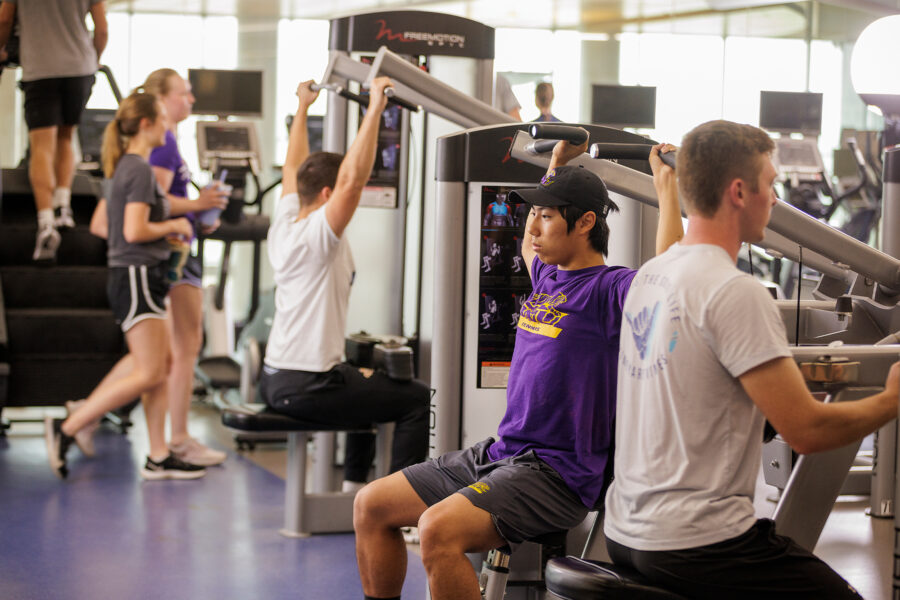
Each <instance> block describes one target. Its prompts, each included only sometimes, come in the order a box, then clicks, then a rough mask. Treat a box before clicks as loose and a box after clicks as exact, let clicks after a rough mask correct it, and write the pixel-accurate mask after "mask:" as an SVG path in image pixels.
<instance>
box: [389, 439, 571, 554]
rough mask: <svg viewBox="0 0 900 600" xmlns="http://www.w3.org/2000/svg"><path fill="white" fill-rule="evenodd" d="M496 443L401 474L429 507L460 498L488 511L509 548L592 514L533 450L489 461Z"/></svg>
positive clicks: (479, 445) (449, 455) (568, 526)
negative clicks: (450, 498)
mask: <svg viewBox="0 0 900 600" xmlns="http://www.w3.org/2000/svg"><path fill="white" fill-rule="evenodd" d="M493 443H494V439H493V438H488V439H486V440H484V441H483V442H478V443H477V444H475V445H474V446H472V447H471V448H466V449H465V450H457V451H455V452H448V453H447V454H444V455H443V456H440V457H438V458H436V459H432V460H429V461H426V462H423V463H419V464H417V465H413V466H411V467H407V468H405V469H403V474H404V475H406V478H407V479H408V480H409V483H410V485H412V487H413V489H414V490H415V492H416V494H418V495H419V497H420V498H421V499H422V500H423V501H424V502H425V504H427V505H428V506H432V505H434V504H437V503H438V502H440V501H441V500H443V499H444V498H447V497H448V496H450V495H451V494H454V493H460V494H462V495H463V496H465V497H466V498H468V499H469V501H470V502H471V503H472V504H474V505H475V506H477V507H478V508H480V509H482V510H485V511H487V512H489V513H490V514H491V519H492V520H493V521H494V526H495V527H496V528H497V532H498V533H499V534H500V536H501V537H502V538H503V539H505V540H506V542H507V544H508V545H509V546H510V547H511V548H513V547H514V546H515V545H516V544H519V543H521V542H524V541H527V540H529V539H532V538H534V537H537V536H539V535H543V534H547V533H552V532H556V531H563V530H569V529H572V528H573V527H575V526H576V525H578V524H579V523H581V522H582V521H583V520H584V518H585V517H586V516H587V513H588V511H589V509H588V508H587V507H585V506H584V504H582V503H581V499H580V498H579V497H578V496H577V495H576V494H575V492H573V491H572V490H571V489H569V486H567V485H566V484H565V483H564V482H563V480H562V477H560V476H559V474H558V473H557V472H556V471H554V470H553V469H552V468H551V467H550V466H549V465H548V464H547V463H545V462H544V461H542V460H541V459H539V458H538V457H537V456H536V455H535V453H534V451H533V450H532V451H530V452H526V453H525V454H522V455H520V456H514V457H512V458H504V459H501V460H498V461H491V460H490V458H489V457H488V454H487V449H488V448H489V447H490V445H491V444H493Z"/></svg>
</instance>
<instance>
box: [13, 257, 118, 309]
mask: <svg viewBox="0 0 900 600" xmlns="http://www.w3.org/2000/svg"><path fill="white" fill-rule="evenodd" d="M107 272H108V270H107V268H106V267H105V266H68V267H60V266H55V267H53V266H51V267H33V266H16V267H0V282H2V283H3V299H4V301H5V302H6V308H7V309H12V308H63V307H69V308H109V302H108V300H107V298H106V277H107Z"/></svg>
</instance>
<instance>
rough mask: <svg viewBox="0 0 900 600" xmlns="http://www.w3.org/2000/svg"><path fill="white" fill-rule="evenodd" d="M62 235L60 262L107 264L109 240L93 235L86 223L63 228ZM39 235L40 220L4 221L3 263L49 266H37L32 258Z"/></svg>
mask: <svg viewBox="0 0 900 600" xmlns="http://www.w3.org/2000/svg"><path fill="white" fill-rule="evenodd" d="M60 234H61V235H62V240H61V242H60V245H59V250H57V252H56V264H57V265H59V266H67V265H93V266H102V265H105V264H106V240H102V239H100V238H98V237H96V236H94V235H91V232H90V231H89V230H88V228H87V227H86V226H78V227H75V228H74V229H69V230H66V231H61V232H60ZM36 235H37V223H36V222H29V223H20V224H13V225H4V224H2V223H0V265H7V266H14V265H21V266H45V265H37V264H36V263H35V262H34V261H33V260H32V259H31V255H32V253H33V252H34V239H35V236H36Z"/></svg>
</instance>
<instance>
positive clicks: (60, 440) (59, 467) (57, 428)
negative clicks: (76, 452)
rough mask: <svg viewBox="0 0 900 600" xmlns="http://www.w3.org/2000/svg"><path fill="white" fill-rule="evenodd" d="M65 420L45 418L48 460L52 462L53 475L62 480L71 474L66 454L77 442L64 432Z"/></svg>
mask: <svg viewBox="0 0 900 600" xmlns="http://www.w3.org/2000/svg"><path fill="white" fill-rule="evenodd" d="M62 424H63V419H54V418H53V417H44V441H45V442H46V443H47V459H48V460H49V461H50V468H51V469H53V473H54V474H56V476H57V477H59V478H60V479H65V478H66V475H68V474H69V469H68V467H66V452H68V451H69V446H71V445H72V442H74V441H75V438H73V437H71V436H68V435H66V434H65V433H63V432H62Z"/></svg>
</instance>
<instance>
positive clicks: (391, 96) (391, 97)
mask: <svg viewBox="0 0 900 600" xmlns="http://www.w3.org/2000/svg"><path fill="white" fill-rule="evenodd" d="M396 94H397V90H395V89H394V88H392V87H389V88H384V95H385V96H387V99H388V102H393V103H394V104H396V105H397V106H399V107H400V108H405V109H406V110H408V111H410V112H419V106H418V105H416V104H413V103H412V102H407V101H406V100H404V99H402V98H398V97H397V95H396Z"/></svg>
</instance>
